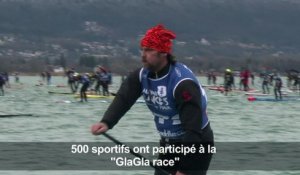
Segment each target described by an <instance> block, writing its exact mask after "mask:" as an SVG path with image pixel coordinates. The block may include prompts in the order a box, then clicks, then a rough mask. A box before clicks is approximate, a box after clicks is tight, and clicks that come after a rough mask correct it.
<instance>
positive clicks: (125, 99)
mask: <svg viewBox="0 0 300 175" xmlns="http://www.w3.org/2000/svg"><path fill="white" fill-rule="evenodd" d="M189 71H190V70H189V69H188V68H186V67H185V66H184V65H182V64H179V63H176V64H175V65H173V64H168V65H167V66H166V67H164V68H163V69H162V70H161V71H159V72H157V73H153V72H149V71H147V70H145V69H143V68H142V69H138V70H136V71H134V72H132V73H131V74H130V75H129V76H128V78H127V79H126V80H125V81H124V83H123V84H122V85H121V87H120V89H119V91H118V92H117V95H116V97H115V99H114V101H113V102H112V104H111V105H110V106H109V108H108V110H107V111H106V112H105V114H104V117H103V119H102V120H101V122H104V123H106V124H107V125H108V127H109V128H112V127H113V126H114V125H115V124H117V122H118V121H119V120H120V118H121V117H122V116H123V115H124V114H125V113H126V112H127V111H128V110H129V109H130V108H131V106H132V105H133V104H134V103H135V101H136V100H137V99H138V98H139V97H140V96H141V95H143V96H144V99H145V101H146V103H147V105H148V108H149V109H150V110H151V112H152V113H154V121H155V124H156V127H157V130H158V132H159V134H160V135H161V140H160V144H161V146H165V145H167V144H175V145H178V144H179V145H181V144H183V145H189V143H190V144H191V143H193V144H194V143H196V144H197V143H210V144H213V132H212V130H211V128H210V124H209V121H208V118H207V114H206V101H207V99H206V94H205V91H204V90H203V89H202V87H201V86H200V84H199V83H198V81H197V80H196V78H195V77H194V76H193V75H192V73H191V72H189ZM180 77H181V78H180ZM155 82H156V83H164V84H161V85H159V84H157V85H155V86H153V83H155ZM155 87H156V88H157V89H155ZM164 109H167V110H165V111H164ZM176 156H177V157H178V155H173V154H164V155H162V154H160V155H159V158H162V159H164V158H168V159H170V158H171V157H176ZM179 156H180V161H179V162H177V163H176V164H175V167H164V168H165V169H167V170H168V171H169V172H171V173H175V172H176V171H177V170H179V171H181V172H184V173H189V174H197V175H198V174H199V175H200V174H201V175H202V174H206V171H205V170H206V169H207V168H208V166H209V163H210V160H211V155H207V154H206V155H204V154H197V156H195V155H190V156H181V155H179ZM191 170H198V171H193V173H192V172H190V171H191ZM201 170H204V171H201ZM155 174H156V175H159V172H155Z"/></svg>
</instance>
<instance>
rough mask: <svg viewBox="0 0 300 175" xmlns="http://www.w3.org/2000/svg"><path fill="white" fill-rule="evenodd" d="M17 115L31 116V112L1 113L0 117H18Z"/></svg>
mask: <svg viewBox="0 0 300 175" xmlns="http://www.w3.org/2000/svg"><path fill="white" fill-rule="evenodd" d="M19 116H33V115H32V114H2V115H0V117H3V118H4V117H19Z"/></svg>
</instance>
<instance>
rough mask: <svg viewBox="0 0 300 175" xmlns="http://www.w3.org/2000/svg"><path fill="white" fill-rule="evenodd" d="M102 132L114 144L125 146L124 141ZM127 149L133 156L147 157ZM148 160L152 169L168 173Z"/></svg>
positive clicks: (167, 174)
mask: <svg viewBox="0 0 300 175" xmlns="http://www.w3.org/2000/svg"><path fill="white" fill-rule="evenodd" d="M102 134H103V135H104V136H105V137H106V138H108V139H109V140H111V141H113V142H114V143H115V144H117V145H124V146H126V145H125V144H124V143H122V142H120V141H118V140H117V139H115V138H114V137H112V136H110V135H109V134H107V133H102ZM126 147H127V146H126ZM129 151H130V154H132V155H134V156H136V157H138V158H141V159H145V160H146V159H147V158H145V157H144V156H142V155H141V154H138V153H135V152H133V150H132V149H129ZM149 162H150V166H151V167H152V168H154V169H156V170H158V171H160V172H161V173H163V174H165V175H169V173H168V172H167V171H165V170H164V169H162V168H160V167H158V166H155V165H154V164H153V162H152V161H150V160H149Z"/></svg>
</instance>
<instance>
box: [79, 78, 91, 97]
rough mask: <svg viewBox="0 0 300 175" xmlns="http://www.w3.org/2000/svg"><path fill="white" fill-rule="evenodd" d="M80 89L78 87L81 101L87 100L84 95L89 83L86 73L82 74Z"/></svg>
mask: <svg viewBox="0 0 300 175" xmlns="http://www.w3.org/2000/svg"><path fill="white" fill-rule="evenodd" d="M81 83H82V86H81V89H80V98H81V102H83V100H85V101H87V96H86V91H87V89H88V87H89V85H90V79H89V77H88V76H87V75H83V76H82V77H81Z"/></svg>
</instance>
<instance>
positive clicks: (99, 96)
mask: <svg viewBox="0 0 300 175" xmlns="http://www.w3.org/2000/svg"><path fill="white" fill-rule="evenodd" d="M74 97H75V98H80V94H76V95H75V96H74ZM86 97H87V98H99V99H112V98H114V97H115V96H113V95H109V96H105V95H89V94H87V95H86Z"/></svg>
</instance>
